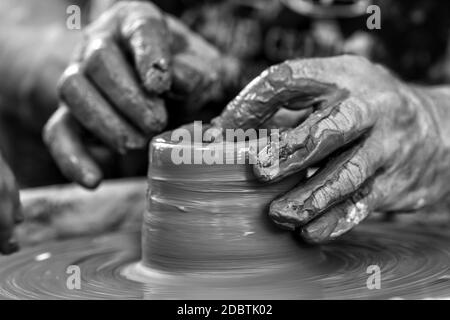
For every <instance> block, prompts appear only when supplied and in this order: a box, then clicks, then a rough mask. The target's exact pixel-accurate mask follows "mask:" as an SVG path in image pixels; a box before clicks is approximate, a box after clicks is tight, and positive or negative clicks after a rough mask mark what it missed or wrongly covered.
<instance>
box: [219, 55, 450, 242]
mask: <svg viewBox="0 0 450 320" xmlns="http://www.w3.org/2000/svg"><path fill="white" fill-rule="evenodd" d="M449 91H450V90H449V89H448V88H428V89H426V88H418V87H413V86H411V85H408V84H405V83H403V82H401V81H400V80H398V79H396V78H395V77H394V76H393V75H392V74H391V73H389V72H388V71H387V70H386V69H384V68H383V67H381V66H379V65H375V64H372V63H371V62H369V61H368V60H366V59H364V58H360V57H356V56H338V57H333V58H324V59H305V60H300V59H299V60H291V61H286V62H284V63H282V64H279V65H275V66H273V67H270V68H269V69H267V70H266V71H264V72H263V73H262V74H261V75H260V76H259V77H258V78H256V79H255V80H254V81H253V82H251V83H250V84H249V85H248V86H247V87H246V88H245V89H244V90H243V91H242V92H241V93H240V94H239V95H238V96H237V97H236V98H235V99H234V100H233V101H231V102H230V103H229V104H228V106H227V107H226V109H225V110H224V111H223V113H222V114H221V115H220V116H219V117H218V118H216V119H214V120H213V123H214V125H215V126H217V127H222V128H237V127H240V128H252V127H253V128H254V127H259V126H261V125H263V124H264V123H266V122H268V120H269V119H270V118H271V117H272V116H273V115H274V114H275V113H276V112H277V110H278V109H279V108H280V107H285V108H291V109H296V110H304V109H312V110H313V112H312V113H311V114H310V115H309V116H308V117H307V118H306V120H304V121H303V122H301V123H300V124H297V126H294V127H293V128H290V129H288V130H286V131H284V132H283V133H282V134H281V136H280V143H279V145H278V146H277V145H274V144H272V145H268V146H266V148H265V149H263V150H262V151H261V152H260V153H259V160H258V163H257V164H256V165H255V166H254V172H255V174H256V175H257V176H258V177H259V178H260V179H261V180H263V181H273V180H277V179H280V178H281V177H285V176H288V175H291V174H293V173H295V172H298V171H301V170H304V169H306V168H309V167H314V166H319V167H320V169H319V170H318V171H317V172H316V173H315V174H314V175H313V176H312V177H310V178H309V179H308V180H306V181H302V182H300V184H298V185H297V186H296V187H295V188H293V189H292V190H291V191H289V192H287V193H286V194H284V195H281V196H280V197H279V198H278V199H276V200H274V201H273V202H272V203H271V206H270V213H269V214H270V217H271V218H272V219H273V220H274V221H275V223H277V224H278V225H280V226H281V227H284V228H288V229H290V230H294V229H295V230H298V231H299V232H301V234H302V236H303V237H304V238H305V239H307V240H309V241H311V242H323V241H327V240H330V239H334V238H336V237H338V236H340V235H341V234H343V233H345V232H347V231H349V230H351V229H352V228H353V227H354V226H356V225H357V224H359V223H360V222H361V221H362V220H363V219H364V218H366V217H367V215H368V214H369V213H370V212H371V211H374V210H379V211H385V212H396V211H410V210H415V209H419V208H421V207H424V206H427V205H431V204H434V203H436V202H438V201H440V200H442V199H443V197H445V196H446V195H448V192H449V190H450V188H449V186H448V181H449V179H450V170H449V164H450V132H449V129H447V127H448V126H447V125H446V123H448V121H450V111H449V110H450V109H449V108H450V106H449V101H450V100H449V97H450V93H449ZM276 148H279V150H277V151H279V159H278V157H275V155H276V154H277V153H275V152H274V150H276ZM278 160H279V162H278Z"/></svg>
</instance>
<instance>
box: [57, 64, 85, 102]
mask: <svg viewBox="0 0 450 320" xmlns="http://www.w3.org/2000/svg"><path fill="white" fill-rule="evenodd" d="M80 75H81V69H80V67H79V65H78V64H72V65H70V66H69V67H67V68H66V70H65V71H64V73H63V74H62V76H61V77H60V78H59V80H58V84H57V88H58V92H59V94H60V96H65V95H66V94H67V93H69V92H71V89H72V88H73V86H74V85H75V84H76V83H77V82H78V81H79V77H80Z"/></svg>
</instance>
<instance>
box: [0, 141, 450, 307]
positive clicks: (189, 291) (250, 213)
mask: <svg viewBox="0 0 450 320" xmlns="http://www.w3.org/2000/svg"><path fill="white" fill-rule="evenodd" d="M177 145H178V146H179V144H177V143H175V142H171V141H170V136H168V134H165V135H162V136H159V137H157V138H155V139H154V140H153V142H152V145H151V150H150V168H149V179H148V180H149V189H148V197H147V200H148V203H147V205H148V207H147V210H146V212H145V214H144V219H143V220H144V222H143V227H142V232H141V233H139V232H137V231H136V232H132V231H131V232H125V231H121V232H116V233H112V234H106V235H102V236H89V237H80V238H76V239H72V240H65V241H53V242H52V241H50V242H48V243H46V244H43V245H41V246H37V247H34V248H28V249H25V250H23V251H22V252H20V253H19V254H16V255H14V256H11V257H0V297H1V298H12V299H17V298H22V299H24V298H27V299H44V298H53V299H63V298H72V299H74V298H76V299H197V298H203V299H248V298H253V299H304V298H307V299H321V298H326V299H336V298H340V299H358V298H365V299H368V298H376V299H379V298H382V299H395V298H449V297H450V237H449V235H448V231H447V229H446V228H440V229H439V228H438V227H427V226H425V225H420V226H405V225H404V224H401V223H396V222H390V223H386V222H384V223H383V222H380V221H366V222H365V223H364V224H362V225H361V226H359V227H358V228H357V229H356V230H355V231H353V232H351V233H349V234H347V235H344V236H343V237H342V238H340V239H338V240H336V241H334V242H332V243H330V244H327V245H323V246H308V245H306V244H303V243H302V242H301V241H299V240H298V239H297V238H295V236H293V235H292V233H290V232H286V231H282V230H280V229H278V228H277V227H275V226H274V225H273V223H272V222H271V221H269V219H268V217H267V207H268V204H269V203H270V201H271V200H272V199H273V198H275V197H276V196H277V195H279V194H280V193H283V192H286V191H287V190H289V189H290V188H292V186H294V185H295V184H296V183H297V182H298V181H300V180H301V179H302V177H301V176H291V177H290V178H288V179H285V180H282V181H279V182H277V183H274V184H270V185H264V186H263V185H261V184H260V183H259V182H257V181H256V180H255V179H254V178H253V174H252V172H251V167H250V166H249V165H248V164H244V163H241V164H237V163H235V164H223V165H221V164H213V165H206V164H204V163H200V164H180V165H175V164H174V163H173V161H172V160H173V158H172V157H171V155H172V151H173V150H174V149H175V148H177V147H176V146H177ZM236 147H237V148H236ZM241 147H243V148H244V149H245V146H236V145H234V147H233V148H232V150H231V149H229V150H227V152H226V154H229V155H230V156H233V157H234V156H236V157H235V158H234V159H238V160H239V159H241V160H242V157H246V156H245V154H246V152H242V153H239V152H237V150H239V149H240V148H241ZM181 148H187V149H186V150H189V151H195V150H207V149H208V147H207V146H206V145H203V144H200V145H195V146H192V145H189V144H187V145H184V146H181ZM178 151H179V150H178ZM241 156H242V157H241ZM73 266H76V267H79V272H80V276H81V281H80V288H79V289H76V290H74V289H73V288H72V289H71V288H69V287H68V285H67V283H68V282H67V279H68V276H69V274H68V272H67V271H68V270H69V269H68V268H70V267H72V268H73ZM371 266H372V267H373V266H378V267H379V271H380V274H381V277H382V278H381V287H380V288H379V289H376V290H375V289H373V288H372V289H371V288H369V287H368V284H367V283H368V279H369V276H370V275H371V274H369V273H368V270H373V269H368V268H369V267H371ZM70 270H72V269H70ZM72 272H73V271H72Z"/></svg>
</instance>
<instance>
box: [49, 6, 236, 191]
mask: <svg viewBox="0 0 450 320" xmlns="http://www.w3.org/2000/svg"><path fill="white" fill-rule="evenodd" d="M238 72H239V66H238V64H237V62H236V61H235V60H234V59H231V58H228V57H224V56H222V55H221V54H220V53H219V51H217V49H215V48H214V47H212V46H211V45H210V44H208V43H207V42H206V41H204V40H203V39H202V38H200V37H199V36H197V35H195V34H194V33H193V32H192V31H190V30H189V29H188V28H187V27H185V26H184V25H183V24H182V23H181V22H179V21H178V20H176V19H175V18H173V17H171V16H169V15H165V14H163V13H162V12H161V11H160V10H159V9H158V8H157V7H156V6H154V5H153V4H151V3H142V2H135V1H133V2H120V3H117V4H116V5H114V6H113V7H111V8H110V9H109V10H107V11H106V12H105V13H104V14H102V15H101V16H100V17H99V18H98V19H97V20H96V21H94V22H93V23H92V24H91V25H89V26H88V27H87V28H86V29H85V31H84V37H83V39H82V40H81V42H80V43H79V44H78V49H77V50H76V54H75V56H74V58H73V60H72V63H71V64H70V65H69V67H68V68H67V69H66V71H65V72H64V74H63V75H62V77H61V79H60V81H59V95H60V108H59V110H58V111H56V112H55V113H54V115H53V116H52V118H51V119H50V120H49V121H48V123H47V125H46V127H45V129H44V140H45V142H46V144H47V146H48V147H49V149H50V152H51V153H52V155H53V157H54V158H55V160H56V162H57V164H58V165H59V167H60V168H61V171H62V172H63V173H64V174H65V175H66V176H67V178H69V179H70V180H73V181H75V182H78V183H80V184H81V185H83V186H85V187H88V188H94V187H96V186H97V185H98V184H99V183H100V181H101V179H102V172H101V168H99V166H98V165H97V164H96V162H95V159H93V157H92V155H91V154H89V152H88V151H87V148H86V140H87V139H85V137H84V136H85V135H82V133H83V132H86V131H87V132H88V133H90V135H91V136H94V137H95V138H97V139H99V140H100V141H101V142H103V143H104V144H105V145H106V146H107V147H109V148H111V149H113V150H115V151H117V152H119V153H125V152H127V151H128V150H131V149H142V148H144V147H145V146H146V145H147V142H148V140H149V139H150V138H151V137H152V136H154V135H155V134H156V133H159V132H161V131H162V130H163V129H164V128H165V126H166V124H167V121H168V114H167V111H166V108H165V98H167V97H177V98H182V99H183V100H184V101H185V102H186V103H185V104H186V105H185V106H181V104H180V108H181V107H183V108H197V109H198V108H200V107H201V106H202V105H203V104H204V103H205V102H207V101H210V100H213V99H217V98H218V97H219V96H220V95H221V94H222V93H223V91H224V90H225V87H226V85H227V83H228V82H231V81H232V79H234V78H235V77H236V74H237V73H238ZM184 98H186V99H184ZM90 140H92V139H90Z"/></svg>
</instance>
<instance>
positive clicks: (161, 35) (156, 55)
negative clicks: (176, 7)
mask: <svg viewBox="0 0 450 320" xmlns="http://www.w3.org/2000/svg"><path fill="white" fill-rule="evenodd" d="M129 5H130V6H128V10H127V11H128V12H127V14H125V15H123V16H122V18H121V21H120V23H119V24H120V34H121V36H122V39H123V41H124V43H125V45H127V47H128V48H129V50H130V51H131V53H132V55H133V58H134V63H135V65H136V69H137V71H138V74H139V77H140V79H141V81H142V83H143V85H144V87H145V89H147V90H148V92H150V93H156V94H160V93H163V92H164V91H167V90H169V88H170V85H171V75H170V63H171V61H170V34H169V30H168V28H167V24H166V21H165V19H164V16H163V15H162V13H161V11H160V10H159V9H158V8H157V7H156V6H154V5H152V4H150V3H146V4H145V5H144V4H142V3H135V4H129ZM133 6H134V8H133Z"/></svg>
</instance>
